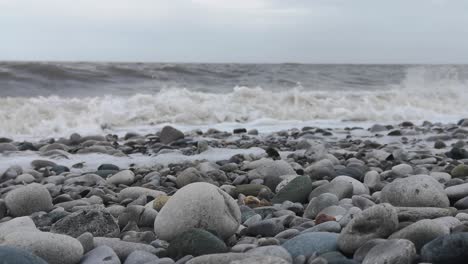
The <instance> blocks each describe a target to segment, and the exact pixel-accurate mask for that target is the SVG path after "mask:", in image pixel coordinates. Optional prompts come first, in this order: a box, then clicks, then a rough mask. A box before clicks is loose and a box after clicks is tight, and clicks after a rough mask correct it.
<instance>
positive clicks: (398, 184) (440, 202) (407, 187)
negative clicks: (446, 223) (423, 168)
mask: <svg viewBox="0 0 468 264" xmlns="http://www.w3.org/2000/svg"><path fill="white" fill-rule="evenodd" d="M380 200H381V202H383V203H390V204H392V205H393V206H406V207H449V206H450V202H449V200H448V197H447V195H446V194H445V192H444V189H443V187H442V185H441V184H440V183H439V182H437V181H436V180H435V179H434V178H432V177H431V176H427V175H414V176H409V177H408V178H403V179H397V180H395V181H393V182H392V183H389V184H387V185H386V186H385V187H384V188H383V189H382V192H381V197H380Z"/></svg>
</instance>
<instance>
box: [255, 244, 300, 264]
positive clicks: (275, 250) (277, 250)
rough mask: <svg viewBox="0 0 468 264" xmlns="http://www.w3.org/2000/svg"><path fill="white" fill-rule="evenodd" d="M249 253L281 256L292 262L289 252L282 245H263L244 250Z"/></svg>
mask: <svg viewBox="0 0 468 264" xmlns="http://www.w3.org/2000/svg"><path fill="white" fill-rule="evenodd" d="M246 253H247V254H249V255H259V256H262V255H263V256H273V257H278V258H282V259H284V260H286V261H287V263H292V257H291V254H289V252H288V251H287V250H286V249H285V248H284V247H282V246H264V247H257V248H254V249H251V250H249V251H247V252H246Z"/></svg>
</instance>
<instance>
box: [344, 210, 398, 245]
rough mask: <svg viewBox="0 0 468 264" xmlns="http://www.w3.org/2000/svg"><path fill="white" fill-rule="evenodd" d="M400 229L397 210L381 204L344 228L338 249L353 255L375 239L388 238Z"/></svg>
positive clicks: (356, 217) (357, 217)
mask: <svg viewBox="0 0 468 264" xmlns="http://www.w3.org/2000/svg"><path fill="white" fill-rule="evenodd" d="M397 227H398V216H397V212H396V210H395V208H394V207H393V206H391V205H389V204H379V205H375V206H372V207H371V208H368V209H366V210H364V211H362V213H360V214H358V215H356V216H355V218H354V219H352V220H351V221H350V222H349V223H348V225H347V226H346V227H345V228H343V230H342V231H341V233H340V236H339V237H338V247H339V248H340V250H341V251H342V252H344V253H346V254H353V253H354V251H356V249H358V248H359V247H360V246H361V245H363V244H364V243H365V242H367V241H369V240H371V239H374V238H386V237H388V236H389V235H390V234H392V233H393V232H394V231H395V230H396V229H397Z"/></svg>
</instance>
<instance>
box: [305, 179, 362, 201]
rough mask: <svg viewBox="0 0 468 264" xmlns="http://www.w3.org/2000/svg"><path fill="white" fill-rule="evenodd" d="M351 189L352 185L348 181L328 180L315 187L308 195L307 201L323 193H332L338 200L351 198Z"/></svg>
mask: <svg viewBox="0 0 468 264" xmlns="http://www.w3.org/2000/svg"><path fill="white" fill-rule="evenodd" d="M353 190H354V189H353V185H352V184H351V183H349V182H346V181H336V182H330V183H326V184H324V185H321V186H319V187H317V188H315V189H314V190H313V191H312V192H311V193H310V195H309V201H310V200H312V198H314V197H317V196H319V195H321V194H323V193H331V194H334V195H336V197H338V199H339V200H341V199H343V198H351V196H353Z"/></svg>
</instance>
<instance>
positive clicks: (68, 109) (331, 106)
mask: <svg viewBox="0 0 468 264" xmlns="http://www.w3.org/2000/svg"><path fill="white" fill-rule="evenodd" d="M413 81H414V80H413ZM411 82H412V81H411V80H408V83H407V84H408V85H409V84H411ZM413 84H414V83H413ZM466 89H467V87H466V86H464V85H461V84H454V83H452V84H450V83H446V84H444V86H443V87H439V86H435V87H429V86H427V85H426V86H424V87H414V86H413V87H405V88H402V87H394V88H392V89H387V90H382V91H344V92H343V91H307V90H303V89H293V90H288V91H283V92H273V91H268V90H264V89H261V88H248V87H236V88H234V89H233V90H232V91H231V92H230V93H227V94H217V93H206V92H197V91H189V90H187V89H165V90H162V91H160V92H158V93H155V94H136V95H133V96H129V97H125V96H111V95H107V96H103V97H87V98H64V97H58V96H50V97H31V98H1V99H0V124H2V125H1V126H0V135H5V136H8V135H34V136H48V135H66V134H69V133H72V132H82V133H96V132H99V131H102V129H103V128H104V129H109V130H111V131H112V130H113V129H117V128H123V127H132V126H142V125H154V124H160V123H166V122H169V123H178V124H190V125H201V124H215V123H222V122H240V123H244V122H252V121H255V120H258V119H264V118H268V119H273V120H302V121H308V120H340V121H371V122H399V121H402V120H421V121H422V120H448V119H453V118H458V117H467V116H468V107H467V105H466V102H467V101H468V93H467V92H466Z"/></svg>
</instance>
